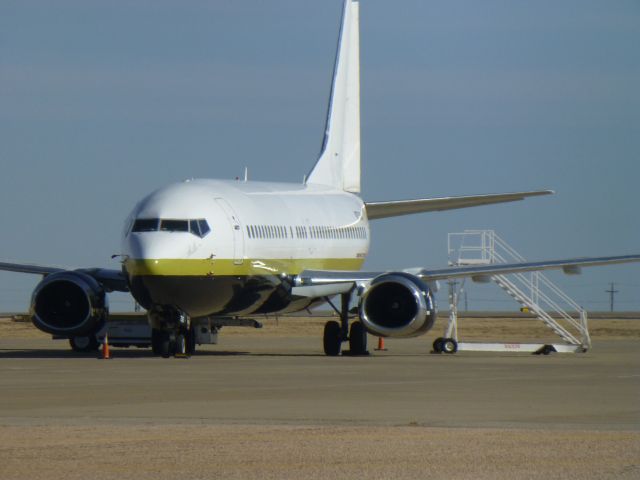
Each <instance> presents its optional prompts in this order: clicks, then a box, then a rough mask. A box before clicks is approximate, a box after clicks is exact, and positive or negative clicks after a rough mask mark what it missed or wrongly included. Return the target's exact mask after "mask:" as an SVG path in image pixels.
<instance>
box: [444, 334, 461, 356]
mask: <svg viewBox="0 0 640 480" xmlns="http://www.w3.org/2000/svg"><path fill="white" fill-rule="evenodd" d="M442 351H443V352H444V353H449V354H452V353H456V352H457V351H458V342H456V341H455V340H454V339H453V338H445V339H444V340H443V341H442Z"/></svg>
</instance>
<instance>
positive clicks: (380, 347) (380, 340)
mask: <svg viewBox="0 0 640 480" xmlns="http://www.w3.org/2000/svg"><path fill="white" fill-rule="evenodd" d="M376 350H379V351H384V352H386V351H387V349H386V348H384V337H378V348H376Z"/></svg>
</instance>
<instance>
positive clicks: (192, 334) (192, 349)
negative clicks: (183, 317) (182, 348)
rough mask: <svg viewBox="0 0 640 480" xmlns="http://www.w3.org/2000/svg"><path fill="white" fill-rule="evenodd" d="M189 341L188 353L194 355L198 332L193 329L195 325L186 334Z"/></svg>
mask: <svg viewBox="0 0 640 480" xmlns="http://www.w3.org/2000/svg"><path fill="white" fill-rule="evenodd" d="M185 339H186V341H187V355H193V354H194V353H196V332H194V331H193V327H192V328H190V329H189V331H188V332H187V333H186V335H185Z"/></svg>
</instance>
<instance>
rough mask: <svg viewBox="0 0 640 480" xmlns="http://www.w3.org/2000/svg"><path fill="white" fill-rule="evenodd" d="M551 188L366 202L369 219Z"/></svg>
mask: <svg viewBox="0 0 640 480" xmlns="http://www.w3.org/2000/svg"><path fill="white" fill-rule="evenodd" d="M552 193H554V192H553V190H537V191H532V192H515V193H498V194H487V195H468V196H463V197H441V198H421V199H415V200H397V201H389V202H366V203H365V207H366V209H367V216H368V217H369V220H376V219H378V218H387V217H398V216H401V215H411V214H413V213H422V212H439V211H442V210H453V209H457V208H468V207H478V206H480V205H490V204H493V203H505V202H516V201H519V200H524V199H525V198H528V197H537V196H540V195H551V194H552Z"/></svg>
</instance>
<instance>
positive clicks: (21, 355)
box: [0, 348, 324, 360]
mask: <svg viewBox="0 0 640 480" xmlns="http://www.w3.org/2000/svg"><path fill="white" fill-rule="evenodd" d="M235 356H248V357H324V355H323V354H321V353H264V352H245V351H229V350H220V351H211V350H200V351H196V353H195V354H194V355H193V357H194V358H197V357H235ZM3 358H13V359H77V360H81V359H87V358H93V359H102V356H101V355H100V353H99V352H91V353H79V352H73V351H71V350H59V349H7V348H5V349H0V359H3ZM111 358H112V359H119V358H154V356H153V354H152V353H151V350H149V349H139V350H137V349H136V350H129V349H115V348H113V349H111Z"/></svg>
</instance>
